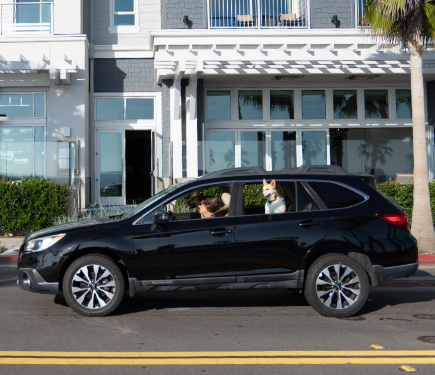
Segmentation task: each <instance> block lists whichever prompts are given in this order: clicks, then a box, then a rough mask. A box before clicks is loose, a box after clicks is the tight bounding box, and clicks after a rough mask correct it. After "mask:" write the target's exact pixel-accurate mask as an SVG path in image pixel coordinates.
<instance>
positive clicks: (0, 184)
mask: <svg viewBox="0 0 435 375" xmlns="http://www.w3.org/2000/svg"><path fill="white" fill-rule="evenodd" d="M67 197H68V186H67V185H66V184H64V183H56V182H54V181H52V180H47V179H45V178H37V177H29V178H27V179H22V180H20V181H10V180H5V179H1V180H0V231H2V232H4V233H13V232H16V231H18V230H21V229H24V228H29V229H31V230H32V231H36V230H39V229H43V228H46V227H49V226H51V225H52V224H53V222H54V221H55V219H56V218H57V217H58V216H60V215H62V214H64V213H65V208H66V203H67V202H66V199H67Z"/></svg>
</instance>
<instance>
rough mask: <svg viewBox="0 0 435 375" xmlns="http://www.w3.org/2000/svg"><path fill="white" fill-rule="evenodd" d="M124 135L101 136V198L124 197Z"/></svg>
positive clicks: (108, 134)
mask: <svg viewBox="0 0 435 375" xmlns="http://www.w3.org/2000/svg"><path fill="white" fill-rule="evenodd" d="M122 159H123V155H122V134H121V133H101V134H100V196H101V197H121V196H122V171H123V169H122Z"/></svg>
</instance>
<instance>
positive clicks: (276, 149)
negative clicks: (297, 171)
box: [271, 131, 296, 171]
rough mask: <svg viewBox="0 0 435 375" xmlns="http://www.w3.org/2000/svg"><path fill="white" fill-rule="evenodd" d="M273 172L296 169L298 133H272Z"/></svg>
mask: <svg viewBox="0 0 435 375" xmlns="http://www.w3.org/2000/svg"><path fill="white" fill-rule="evenodd" d="M271 141H272V154H271V156H272V170H273V171H278V170H280V169H282V168H293V167H296V132H280V131H272V133H271Z"/></svg>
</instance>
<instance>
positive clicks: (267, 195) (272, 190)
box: [261, 180, 276, 200]
mask: <svg viewBox="0 0 435 375" xmlns="http://www.w3.org/2000/svg"><path fill="white" fill-rule="evenodd" d="M275 196H276V182H275V180H272V182H271V183H270V184H268V183H267V181H266V180H263V192H262V193H261V198H263V199H268V200H274V199H275Z"/></svg>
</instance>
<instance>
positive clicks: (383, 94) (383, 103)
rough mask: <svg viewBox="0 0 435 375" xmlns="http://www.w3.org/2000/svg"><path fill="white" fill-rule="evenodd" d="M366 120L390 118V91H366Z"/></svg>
mask: <svg viewBox="0 0 435 375" xmlns="http://www.w3.org/2000/svg"><path fill="white" fill-rule="evenodd" d="M364 105H365V118H373V119H376V118H379V119H381V118H388V91H387V90H365V91H364Z"/></svg>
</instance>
